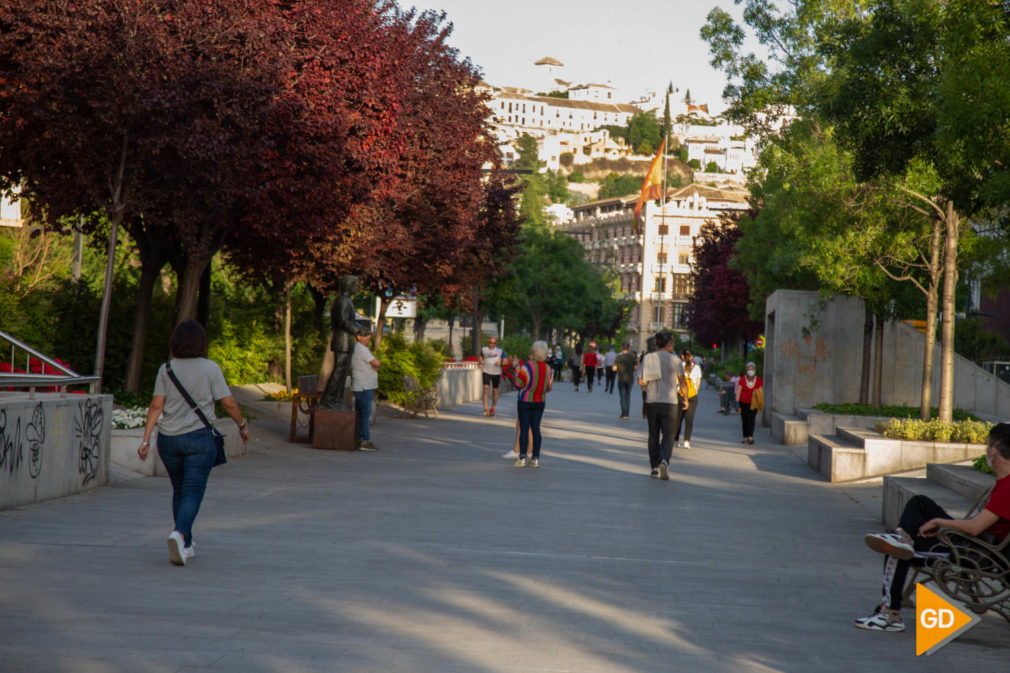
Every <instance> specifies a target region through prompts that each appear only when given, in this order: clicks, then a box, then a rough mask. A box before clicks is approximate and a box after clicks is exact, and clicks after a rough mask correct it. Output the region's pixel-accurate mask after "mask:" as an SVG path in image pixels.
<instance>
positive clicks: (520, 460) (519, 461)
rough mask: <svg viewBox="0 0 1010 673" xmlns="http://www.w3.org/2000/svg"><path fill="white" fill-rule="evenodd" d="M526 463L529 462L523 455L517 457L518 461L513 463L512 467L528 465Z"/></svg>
mask: <svg viewBox="0 0 1010 673" xmlns="http://www.w3.org/2000/svg"><path fill="white" fill-rule="evenodd" d="M526 465H527V462H526V457H525V456H523V457H522V458H516V462H514V463H512V467H526Z"/></svg>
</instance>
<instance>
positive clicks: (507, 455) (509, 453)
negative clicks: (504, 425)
mask: <svg viewBox="0 0 1010 673" xmlns="http://www.w3.org/2000/svg"><path fill="white" fill-rule="evenodd" d="M501 457H502V458H507V459H509V460H514V459H516V458H518V457H519V454H518V453H516V452H515V451H506V452H505V453H503V454H501Z"/></svg>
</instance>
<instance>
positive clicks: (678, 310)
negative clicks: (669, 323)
mask: <svg viewBox="0 0 1010 673" xmlns="http://www.w3.org/2000/svg"><path fill="white" fill-rule="evenodd" d="M685 309H687V304H674V305H673V326H674V327H687V311H686V310H685Z"/></svg>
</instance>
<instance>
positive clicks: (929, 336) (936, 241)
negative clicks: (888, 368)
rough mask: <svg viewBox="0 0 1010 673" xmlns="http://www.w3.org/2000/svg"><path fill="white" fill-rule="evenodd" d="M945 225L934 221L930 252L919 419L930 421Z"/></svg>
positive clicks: (937, 220)
mask: <svg viewBox="0 0 1010 673" xmlns="http://www.w3.org/2000/svg"><path fill="white" fill-rule="evenodd" d="M943 232H944V223H943V222H941V221H940V220H939V219H934V220H933V234H932V236H931V238H930V252H929V291H928V292H927V293H926V351H925V353H924V354H923V358H922V399H921V401H920V402H919V418H920V419H922V420H924V421H928V420H929V419H930V418H931V417H932V415H933V409H932V406H933V404H932V402H933V359H934V352H933V351H935V350H936V313H937V310H938V306H939V303H940V278H941V276H942V275H943V270H942V269H941V263H942V259H943Z"/></svg>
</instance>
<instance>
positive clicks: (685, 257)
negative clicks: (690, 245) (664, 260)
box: [677, 252, 691, 265]
mask: <svg viewBox="0 0 1010 673" xmlns="http://www.w3.org/2000/svg"><path fill="white" fill-rule="evenodd" d="M677 259H678V262H679V263H680V264H685V265H687V264H690V263H691V256H690V255H689V254H687V253H686V252H682V253H680V256H679V257H678V258H677Z"/></svg>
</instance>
